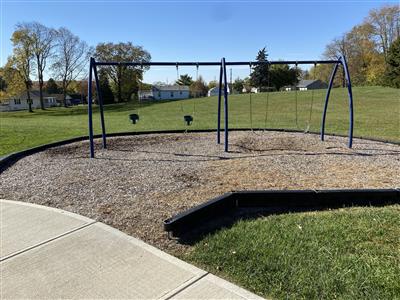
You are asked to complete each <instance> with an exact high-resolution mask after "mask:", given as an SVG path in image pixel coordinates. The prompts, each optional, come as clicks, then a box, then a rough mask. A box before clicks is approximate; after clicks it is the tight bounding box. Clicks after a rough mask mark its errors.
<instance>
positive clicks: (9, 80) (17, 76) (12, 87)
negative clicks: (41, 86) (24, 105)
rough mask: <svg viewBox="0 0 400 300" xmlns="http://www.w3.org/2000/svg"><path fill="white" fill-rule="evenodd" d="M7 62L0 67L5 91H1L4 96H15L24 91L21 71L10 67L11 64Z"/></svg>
mask: <svg viewBox="0 0 400 300" xmlns="http://www.w3.org/2000/svg"><path fill="white" fill-rule="evenodd" d="M9 62H10V61H8V63H7V64H6V65H5V66H4V67H3V68H1V74H0V75H1V77H2V78H3V80H4V81H5V82H6V89H5V93H2V96H4V97H10V96H17V95H20V94H22V93H23V92H24V91H25V84H24V80H23V78H22V77H21V73H20V72H19V71H18V70H17V69H15V68H13V67H12V64H10V63H9Z"/></svg>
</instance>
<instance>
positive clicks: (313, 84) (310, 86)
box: [285, 79, 328, 91]
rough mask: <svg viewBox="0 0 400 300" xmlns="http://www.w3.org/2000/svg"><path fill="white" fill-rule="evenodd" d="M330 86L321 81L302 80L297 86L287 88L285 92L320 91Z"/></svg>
mask: <svg viewBox="0 0 400 300" xmlns="http://www.w3.org/2000/svg"><path fill="white" fill-rule="evenodd" d="M327 87H328V85H327V84H326V83H325V82H322V81H321V80H304V79H303V80H300V81H299V82H298V83H297V85H296V86H286V87H285V91H292V90H299V91H307V90H318V89H326V88H327Z"/></svg>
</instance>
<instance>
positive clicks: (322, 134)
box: [321, 63, 339, 141]
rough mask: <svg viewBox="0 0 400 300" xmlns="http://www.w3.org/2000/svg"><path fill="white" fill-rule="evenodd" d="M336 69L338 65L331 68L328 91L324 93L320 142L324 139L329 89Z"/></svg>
mask: <svg viewBox="0 0 400 300" xmlns="http://www.w3.org/2000/svg"><path fill="white" fill-rule="evenodd" d="M338 67H339V63H336V64H335V66H334V67H333V71H332V74H331V78H330V80H329V86H328V89H327V91H326V97H325V105H324V111H323V113H322V122H321V141H323V140H324V139H325V121H326V112H327V110H328V102H329V96H330V94H331V89H332V86H333V80H334V79H335V75H336V72H337V69H338Z"/></svg>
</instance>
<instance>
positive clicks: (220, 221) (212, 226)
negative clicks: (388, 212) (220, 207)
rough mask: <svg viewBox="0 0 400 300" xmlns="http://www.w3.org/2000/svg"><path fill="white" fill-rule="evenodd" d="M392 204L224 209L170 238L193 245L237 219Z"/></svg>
mask: <svg viewBox="0 0 400 300" xmlns="http://www.w3.org/2000/svg"><path fill="white" fill-rule="evenodd" d="M394 204H400V202H399V201H397V202H396V201H388V202H387V203H379V204H378V203H373V204H371V203H369V204H365V205H362V204H358V205H343V204H338V205H330V206H329V207H327V206H315V207H304V208H290V207H283V208H278V207H272V208H265V207H247V208H245V207H242V208H236V209H232V210H229V211H226V213H225V214H224V215H220V216H218V218H214V219H212V220H205V221H204V222H203V223H202V224H201V225H199V226H197V227H196V228H194V229H191V230H190V231H187V232H184V233H182V234H180V235H179V237H170V238H171V239H175V240H177V242H179V243H180V244H183V245H189V246H193V245H195V244H196V243H198V242H199V241H201V240H203V239H204V238H205V237H206V236H208V235H213V234H215V233H217V232H218V231H220V230H225V229H230V228H232V227H233V226H234V225H235V224H236V223H237V222H239V221H252V220H256V219H259V218H265V217H268V216H272V215H283V214H293V213H304V212H323V211H331V210H336V209H340V208H353V207H385V206H390V205H394Z"/></svg>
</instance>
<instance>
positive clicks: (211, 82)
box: [207, 80, 218, 89]
mask: <svg viewBox="0 0 400 300" xmlns="http://www.w3.org/2000/svg"><path fill="white" fill-rule="evenodd" d="M217 85H218V82H217V81H216V80H211V81H210V82H208V85H207V86H208V89H212V88H214V87H216V86H217Z"/></svg>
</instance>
